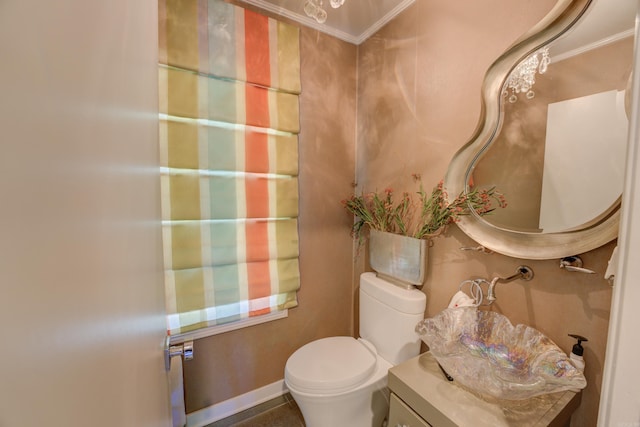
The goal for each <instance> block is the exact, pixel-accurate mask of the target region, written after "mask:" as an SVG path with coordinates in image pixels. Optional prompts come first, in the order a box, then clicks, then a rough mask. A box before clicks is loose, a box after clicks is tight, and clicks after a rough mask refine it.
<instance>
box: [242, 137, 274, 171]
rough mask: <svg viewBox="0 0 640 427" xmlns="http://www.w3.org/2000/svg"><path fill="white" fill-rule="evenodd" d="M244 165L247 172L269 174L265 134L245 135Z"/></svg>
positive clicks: (267, 147)
mask: <svg viewBox="0 0 640 427" xmlns="http://www.w3.org/2000/svg"><path fill="white" fill-rule="evenodd" d="M244 140H245V151H244V164H245V170H246V171H247V172H263V173H267V172H269V146H268V140H269V138H268V136H267V134H265V133H258V132H250V131H248V132H247V133H246V134H245V138H244Z"/></svg>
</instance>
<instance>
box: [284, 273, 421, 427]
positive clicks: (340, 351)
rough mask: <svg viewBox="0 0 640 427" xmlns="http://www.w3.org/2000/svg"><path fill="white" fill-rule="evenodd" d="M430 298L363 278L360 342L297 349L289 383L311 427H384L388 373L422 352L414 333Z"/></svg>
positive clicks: (324, 342)
mask: <svg viewBox="0 0 640 427" xmlns="http://www.w3.org/2000/svg"><path fill="white" fill-rule="evenodd" d="M425 308H426V296H425V294H424V293H422V292H421V291H419V290H417V289H404V288H402V287H400V286H397V285H394V284H392V283H389V282H387V281H385V280H383V279H380V278H378V277H376V275H375V273H370V272H368V273H363V274H362V275H361V276H360V317H359V319H360V338H358V339H355V338H353V337H344V336H343V337H330V338H323V339H319V340H316V341H313V342H310V343H308V344H306V345H304V346H302V347H300V348H299V349H298V350H296V351H295V352H294V353H293V354H292V355H291V357H289V359H288V360H287V364H286V366H285V375H284V378H285V383H286V385H287V388H288V389H289V392H290V393H291V396H293V398H294V400H295V401H296V403H297V404H298V407H299V408H300V411H301V412H302V415H303V417H304V420H305V424H306V426H307V427H337V426H350V427H379V426H382V424H383V422H384V420H385V417H386V415H387V412H388V405H389V403H388V402H389V393H388V390H387V372H388V370H389V368H391V367H392V366H395V365H397V364H399V363H402V362H404V361H406V360H408V359H410V358H412V357H414V356H417V355H418V354H419V353H420V342H421V341H420V337H419V336H418V334H417V333H416V332H415V331H414V328H415V326H416V324H417V323H418V322H419V321H421V320H422V319H423V318H424V311H425Z"/></svg>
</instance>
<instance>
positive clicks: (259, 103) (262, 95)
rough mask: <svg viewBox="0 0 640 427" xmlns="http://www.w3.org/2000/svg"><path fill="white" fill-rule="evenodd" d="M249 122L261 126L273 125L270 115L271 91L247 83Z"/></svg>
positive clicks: (247, 114) (246, 100)
mask: <svg viewBox="0 0 640 427" xmlns="http://www.w3.org/2000/svg"><path fill="white" fill-rule="evenodd" d="M245 103H246V107H245V108H246V110H245V111H246V117H247V119H246V120H247V124H248V125H253V126H259V127H264V128H267V127H271V120H270V115H269V91H268V90H267V89H264V88H261V87H256V86H251V85H249V84H247V85H246V90H245Z"/></svg>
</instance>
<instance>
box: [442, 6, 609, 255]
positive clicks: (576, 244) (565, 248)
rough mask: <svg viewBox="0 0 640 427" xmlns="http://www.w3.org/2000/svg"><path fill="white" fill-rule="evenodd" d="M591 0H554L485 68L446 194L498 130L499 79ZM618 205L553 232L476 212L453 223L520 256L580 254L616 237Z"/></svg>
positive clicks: (458, 188) (462, 181)
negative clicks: (476, 115) (471, 127)
mask: <svg viewBox="0 0 640 427" xmlns="http://www.w3.org/2000/svg"><path fill="white" fill-rule="evenodd" d="M591 3H592V1H591V0H560V1H558V3H557V4H556V5H555V6H554V8H553V9H552V10H551V11H550V12H549V13H548V14H547V16H545V17H544V18H543V19H542V20H541V21H540V22H539V23H538V24H537V25H536V26H534V27H533V28H532V29H531V30H529V31H528V32H527V33H526V34H524V35H523V36H522V37H521V38H520V39H519V40H517V41H516V42H515V43H514V44H513V45H512V46H511V47H510V48H509V49H507V51H506V52H505V53H504V54H502V55H501V56H500V57H499V58H498V59H497V60H496V61H495V62H494V63H493V64H492V65H491V67H490V68H489V70H488V71H487V74H486V76H485V79H484V82H483V86H482V110H481V114H480V119H479V122H478V126H477V128H476V130H475V132H474V134H473V136H472V137H471V138H470V140H469V142H467V143H466V144H465V145H464V146H463V147H462V148H461V149H460V150H458V152H457V153H456V154H455V156H454V157H453V159H452V160H451V164H450V165H449V169H448V170H447V173H446V175H445V180H444V186H445V188H446V190H447V193H448V194H456V195H457V194H460V192H462V191H463V190H464V191H465V192H466V191H468V190H469V186H468V182H469V179H470V176H471V173H472V171H473V168H472V165H474V164H475V162H476V161H477V160H478V158H479V157H480V156H481V155H482V153H483V152H484V151H485V150H486V149H488V147H489V146H490V145H491V143H492V141H493V139H494V137H495V135H497V133H498V131H499V130H500V125H501V122H500V121H501V114H502V103H501V92H502V87H503V83H504V81H505V80H506V78H507V76H508V75H509V74H510V73H511V71H512V70H513V69H514V68H515V67H516V66H517V65H518V64H519V63H520V62H521V61H522V60H523V59H524V58H526V57H527V56H529V55H530V54H532V53H533V52H535V51H536V50H538V49H540V48H541V47H542V46H544V45H547V44H549V43H551V42H552V41H554V40H556V39H557V38H558V37H560V36H561V35H563V34H564V33H565V32H566V31H568V30H569V29H570V28H571V27H573V25H574V24H575V23H576V22H577V21H578V20H579V19H580V17H581V16H582V15H583V14H584V13H585V12H586V11H587V9H588V8H589V6H590V5H591ZM619 222H620V209H619V208H618V209H616V210H615V211H614V212H613V213H612V214H611V215H609V216H608V217H607V218H606V219H604V220H603V221H601V222H600V223H598V224H595V225H592V226H591V227H589V228H585V229H580V230H574V231H568V232H558V233H547V234H543V233H531V232H521V231H514V230H507V229H503V228H500V227H496V226H494V225H492V224H490V223H488V222H487V221H484V220H483V219H482V218H481V217H480V216H479V215H477V214H475V213H472V214H471V215H468V216H464V217H461V219H460V222H458V223H457V225H458V226H459V227H460V229H461V230H462V231H463V232H464V233H465V234H466V235H468V236H469V237H470V238H472V239H473V240H475V241H476V242H478V243H479V244H481V245H482V246H484V247H486V248H487V249H490V250H492V251H494V252H497V253H500V254H503V255H507V256H511V257H514V258H522V259H534V260H542V259H555V258H562V257H565V256H571V255H575V254H581V253H584V252H587V251H590V250H592V249H595V248H598V247H600V246H602V245H604V244H605V243H607V242H610V241H611V240H614V239H616V238H617V237H618V226H619Z"/></svg>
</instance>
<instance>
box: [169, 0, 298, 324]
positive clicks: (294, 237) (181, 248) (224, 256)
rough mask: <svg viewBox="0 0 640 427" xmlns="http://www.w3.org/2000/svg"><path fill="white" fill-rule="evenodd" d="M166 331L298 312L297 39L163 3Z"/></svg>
mask: <svg viewBox="0 0 640 427" xmlns="http://www.w3.org/2000/svg"><path fill="white" fill-rule="evenodd" d="M159 15H160V64H159V76H160V145H161V153H162V158H161V166H162V186H161V188H162V203H163V206H162V213H163V247H164V258H165V270H166V273H165V282H166V294H167V311H168V317H169V319H168V323H169V332H170V334H171V335H174V334H182V333H185V332H190V331H194V330H196V329H200V328H204V327H210V326H214V325H220V324H225V323H229V322H234V321H238V320H241V319H246V318H248V317H253V316H260V315H263V314H266V313H272V312H274V311H277V310H283V309H287V308H290V307H294V306H296V305H297V296H296V291H297V290H298V289H299V286H300V274H299V267H298V224H297V216H298V178H297V175H298V132H299V110H298V94H299V93H300V53H299V32H298V29H297V28H296V27H293V26H290V25H288V24H284V23H281V22H278V21H276V20H273V19H270V18H267V17H265V16H262V15H259V14H257V13H254V12H251V11H247V10H244V9H242V8H240V7H238V6H233V5H230V4H228V3H224V2H223V1H220V0H208V1H196V0H183V1H178V0H175V1H174V0H169V1H167V0H160V14H159Z"/></svg>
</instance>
